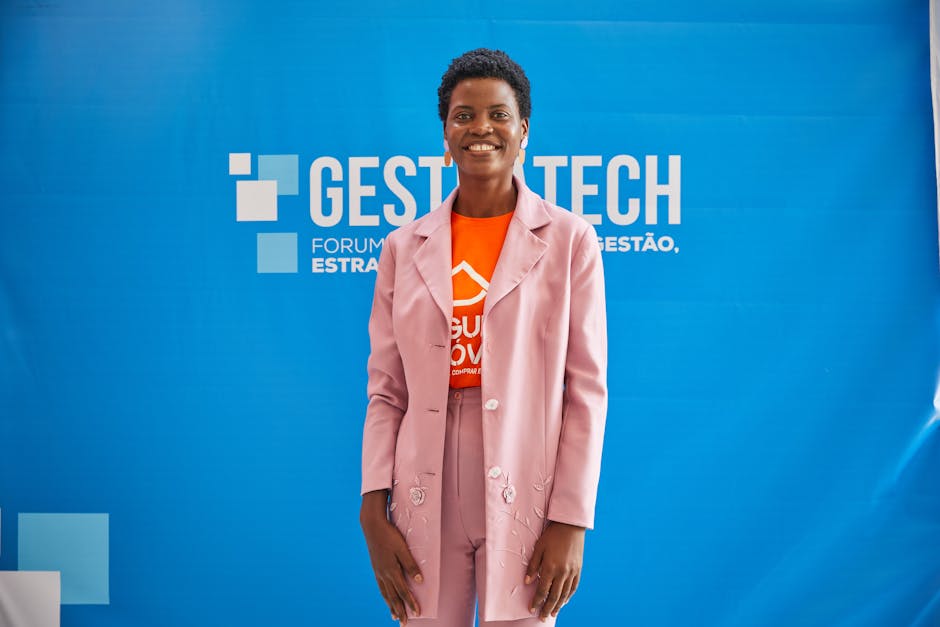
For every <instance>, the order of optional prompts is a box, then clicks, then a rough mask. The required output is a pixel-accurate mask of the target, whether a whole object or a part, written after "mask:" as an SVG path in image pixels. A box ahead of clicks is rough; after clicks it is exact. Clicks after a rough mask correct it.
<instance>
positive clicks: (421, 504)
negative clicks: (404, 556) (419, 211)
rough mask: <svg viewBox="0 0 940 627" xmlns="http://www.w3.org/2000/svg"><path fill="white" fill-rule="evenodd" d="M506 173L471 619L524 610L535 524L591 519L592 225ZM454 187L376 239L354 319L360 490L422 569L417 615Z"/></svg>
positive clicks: (426, 565) (595, 327)
mask: <svg viewBox="0 0 940 627" xmlns="http://www.w3.org/2000/svg"><path fill="white" fill-rule="evenodd" d="M515 184H516V189H517V190H518V194H517V198H518V200H517V204H516V210H515V213H514V215H513V217H512V219H511V221H510V223H509V229H508V231H507V233H506V239H505V241H504V243H503V248H502V250H501V252H500V256H499V260H498V262H497V264H496V269H495V270H494V273H493V277H492V280H491V281H490V286H489V290H488V292H487V295H486V300H485V302H484V309H483V322H482V351H483V360H482V364H483V371H482V384H481V389H482V395H483V400H484V404H483V448H484V452H483V454H484V463H485V468H486V469H487V470H486V472H487V476H486V482H487V488H486V550H487V555H488V556H491V559H488V560H487V567H486V574H485V575H486V576H485V585H486V593H487V594H486V597H487V603H486V607H482V608H480V612H481V616H482V618H483V620H486V621H493V620H517V619H520V618H528V617H530V616H531V614H530V613H529V610H528V607H527V605H528V602H529V601H530V599H531V598H532V596H533V594H534V591H535V586H536V584H535V583H532V584H529V585H528V586H526V585H524V583H523V578H524V575H525V569H526V565H527V564H528V557H529V556H530V555H531V554H532V548H533V546H534V544H535V541H536V539H537V538H538V536H539V535H540V534H541V532H542V530H543V528H544V526H545V525H546V521H547V520H553V521H558V522H563V523H569V524H573V525H580V526H583V527H588V528H591V527H593V525H594V504H595V500H596V495H597V484H598V478H599V475H600V466H601V448H602V445H603V439H604V423H605V419H606V414H607V314H606V305H605V301H604V272H603V265H602V262H601V251H600V246H599V244H598V241H597V234H596V231H595V230H594V227H593V226H591V225H590V224H589V223H588V222H587V221H585V220H584V219H582V218H581V217H579V216H577V215H574V214H572V213H570V212H568V211H566V210H564V209H561V208H559V207H556V206H555V205H552V204H551V203H549V202H547V201H546V200H544V199H542V198H541V197H540V196H538V195H537V194H536V193H534V192H532V191H531V190H529V189H528V188H527V187H526V186H525V183H523V182H522V180H520V179H519V178H518V177H516V178H515ZM456 195H457V190H456V189H455V190H454V191H453V192H451V194H450V195H449V196H448V197H447V199H446V200H445V201H444V203H443V204H442V205H441V206H440V207H438V208H437V209H435V210H433V211H431V212H430V213H428V214H427V215H425V216H422V217H421V218H419V219H418V220H416V221H414V222H411V223H410V224H407V225H405V226H402V227H400V228H398V229H396V230H395V231H393V232H391V233H389V235H388V236H387V237H386V238H385V242H384V245H383V247H382V251H381V254H380V257H379V265H378V271H377V274H376V282H375V295H374V298H373V304H372V313H371V318H370V320H369V336H370V341H371V353H370V355H369V359H368V364H367V370H368V377H369V378H368V386H367V392H368V398H369V403H368V409H367V410H366V419H365V427H364V430H363V442H362V494H365V493H366V492H370V491H372V490H380V489H383V488H385V489H391V491H392V495H391V502H392V505H390V508H391V519H392V521H393V522H394V523H395V524H396V525H397V526H398V528H399V529H400V530H401V531H402V533H403V534H405V535H406V539H407V542H408V545H409V547H410V549H411V551H412V553H413V555H414V556H415V559H416V560H417V561H418V563H419V564H420V566H421V569H422V573H423V575H424V582H423V583H422V584H412V590H413V591H414V593H415V596H416V597H417V599H418V602H419V604H420V606H421V610H422V612H421V615H422V616H424V617H431V618H434V617H436V616H437V604H438V591H439V573H440V568H441V565H440V529H441V493H440V491H441V471H442V467H443V455H444V427H445V424H444V422H445V420H446V415H447V414H446V412H447V394H448V389H449V381H450V369H451V366H450V330H451V316H452V313H453V302H452V298H453V297H452V292H453V290H452V278H451V263H452V261H451V242H450V214H451V206H452V204H453V202H454V198H455V197H456ZM497 469H498V472H497ZM507 478H508V480H509V481H511V483H509V482H507ZM510 485H511V486H512V489H511V490H507V488H508V487H509V486H510ZM497 556H498V557H497Z"/></svg>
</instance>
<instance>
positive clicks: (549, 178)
mask: <svg viewBox="0 0 940 627" xmlns="http://www.w3.org/2000/svg"><path fill="white" fill-rule="evenodd" d="M252 157H253V153H250V152H233V153H229V175H231V176H236V177H239V178H238V179H236V181H235V219H236V221H238V222H248V223H252V222H256V223H272V222H273V223H277V222H278V221H279V217H281V218H283V217H285V215H289V216H291V217H297V216H301V215H302V214H306V216H307V217H306V218H305V219H304V221H303V223H304V224H305V225H309V228H307V227H306V226H305V229H304V231H303V232H299V231H296V230H291V231H284V230H275V229H271V228H265V229H264V230H263V231H258V232H257V239H256V249H255V251H254V253H255V255H256V259H257V266H256V267H257V272H258V273H262V274H264V273H298V272H302V273H307V272H311V273H313V274H324V273H326V274H333V273H368V272H374V271H375V269H376V268H377V267H378V258H379V252H380V250H381V247H382V242H383V241H384V234H385V233H387V232H388V231H389V230H391V229H393V228H396V227H399V226H402V225H404V224H407V223H409V222H412V221H413V220H415V219H416V218H418V217H419V214H418V201H417V200H416V198H417V197H422V198H425V197H426V198H427V206H425V207H423V211H422V212H421V215H424V214H425V213H427V212H428V211H430V210H431V209H433V208H435V207H437V206H438V205H440V204H441V202H442V200H443V198H444V193H443V192H444V190H443V174H444V170H445V168H446V166H445V165H444V159H443V157H440V156H420V157H418V158H417V160H415V159H412V158H411V157H407V156H403V155H396V156H393V157H389V158H388V159H386V160H385V161H384V163H383V162H382V160H380V158H379V157H371V156H370V157H348V158H346V159H345V160H340V159H339V158H337V157H331V156H321V157H317V158H316V159H314V160H313V161H312V162H311V163H310V164H309V166H308V167H307V168H306V171H307V174H308V177H309V182H310V186H309V199H307V200H308V202H306V203H305V202H304V201H303V199H301V198H300V193H299V190H300V186H299V185H298V181H299V179H300V156H299V155H285V154H279V155H261V154H259V155H257V161H256V163H257V167H256V168H255V169H254V170H253V168H252V162H253V159H252ZM531 163H532V166H531V167H532V168H533V169H534V170H535V171H537V172H538V173H541V174H542V175H543V181H544V185H543V186H542V189H538V187H537V186H535V185H533V184H531V183H530V182H529V181H527V182H526V184H527V185H529V186H530V187H531V188H532V189H533V190H534V191H536V192H537V193H539V194H541V195H542V196H543V197H544V198H545V199H546V200H548V201H549V202H552V203H556V204H560V205H561V206H563V207H566V208H568V209H570V210H571V211H572V212H573V213H575V214H577V215H580V216H581V217H582V218H584V219H585V220H587V221H588V222H590V223H591V224H593V225H594V226H595V227H596V228H597V232H598V242H599V243H600V246H601V250H602V251H604V252H605V253H633V254H636V253H642V254H663V253H668V254H676V253H678V252H679V242H678V240H677V238H676V230H677V227H678V226H679V225H680V224H681V222H682V182H681V179H682V172H681V165H682V160H681V156H680V155H666V156H659V155H644V156H642V157H634V156H631V155H626V154H621V155H614V156H613V157H611V158H610V159H607V160H605V159H604V158H603V157H602V156H601V155H570V156H569V155H541V156H535V157H533V159H532V162H531ZM451 167H453V166H451ZM419 169H420V170H424V171H425V172H422V174H423V175H424V176H422V177H418V176H416V175H417V174H418V171H419ZM399 171H401V174H400V173H399ZM516 172H517V174H519V175H520V176H522V177H524V176H525V174H524V172H523V171H522V170H521V168H518V167H517V169H516ZM532 173H533V174H534V173H535V172H532ZM364 175H366V176H367V177H368V178H366V179H365V180H371V179H372V178H379V180H381V181H382V183H384V189H383V190H381V191H382V193H383V195H385V196H388V195H390V196H391V199H394V202H382V201H380V200H379V196H378V195H377V189H376V188H377V186H376V185H367V184H364V183H363V180H364ZM586 180H594V181H597V182H595V183H588V182H586ZM560 182H564V183H565V189H566V190H570V194H569V197H568V198H559V197H558V195H559V189H560V188H561V187H562V186H561V185H559V183H560ZM569 183H570V187H569V186H568V184H569ZM419 187H420V189H419ZM281 203H283V205H284V206H281ZM291 224H293V225H294V226H295V227H296V225H297V221H296V220H292V221H291ZM350 229H351V230H352V231H353V232H354V233H356V232H360V231H361V232H362V233H363V234H362V235H361V236H360V235H352V236H350V235H349V232H350ZM340 232H342V233H343V234H342V235H341V234H339V233H340ZM334 233H336V234H334Z"/></svg>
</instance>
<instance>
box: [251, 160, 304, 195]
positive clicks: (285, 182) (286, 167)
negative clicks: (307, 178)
mask: <svg viewBox="0 0 940 627" xmlns="http://www.w3.org/2000/svg"><path fill="white" fill-rule="evenodd" d="M298 168H299V166H298V159H297V155H258V180H259V181H277V195H278V196H296V195H297V172H298Z"/></svg>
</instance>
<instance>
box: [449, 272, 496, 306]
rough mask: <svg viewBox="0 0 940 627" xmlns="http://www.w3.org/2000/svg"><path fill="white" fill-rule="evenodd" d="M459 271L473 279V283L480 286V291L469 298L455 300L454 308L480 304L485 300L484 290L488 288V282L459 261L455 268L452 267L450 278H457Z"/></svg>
mask: <svg viewBox="0 0 940 627" xmlns="http://www.w3.org/2000/svg"><path fill="white" fill-rule="evenodd" d="M461 270H463V271H464V272H466V273H467V276H469V277H470V278H471V279H473V282H474V283H476V284H478V285H479V286H480V291H479V292H477V293H476V294H474V295H473V296H471V297H470V298H455V299H454V307H466V306H468V305H473V304H474V303H478V302H480V301H481V300H483V299H484V298H486V290H488V289H489V288H490V282H489V281H487V280H486V279H484V278H483V275H482V274H480V273H479V272H477V271H476V270H474V269H473V266H471V265H470V264H469V263H467V262H466V261H461V262H460V263H458V264H457V265H456V266H454V269H453V270H451V273H450V275H451V276H452V277H454V276H457V274H458V273H459V272H460V271H461Z"/></svg>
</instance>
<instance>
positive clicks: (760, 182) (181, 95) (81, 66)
mask: <svg viewBox="0 0 940 627" xmlns="http://www.w3.org/2000/svg"><path fill="white" fill-rule="evenodd" d="M0 16H2V18H0V147H2V152H0V517H2V526H0V529H2V531H0V534H2V535H0V570H16V569H27V568H28V567H29V565H30V564H31V563H33V562H31V561H30V560H32V559H34V558H35V559H38V558H36V556H35V555H33V553H31V551H33V549H31V548H30V546H29V542H27V541H24V539H23V537H25V536H23V537H21V536H22V534H24V533H25V532H26V531H27V529H26V527H28V526H29V525H30V524H32V521H34V517H32V516H30V515H31V514H36V513H48V514H70V513H71V514H74V513H94V514H107V517H106V518H104V520H105V521H107V531H108V533H109V535H108V538H107V540H108V542H107V543H106V548H107V551H106V552H105V554H104V555H102V554H101V551H100V548H99V549H96V550H97V551H98V552H97V553H95V555H94V556H92V558H93V559H92V561H95V560H97V561H96V562H95V563H96V566H95V568H97V570H95V568H87V569H84V570H83V569H81V568H78V569H76V570H75V571H74V572H72V573H70V574H67V573H66V572H65V571H64V570H63V578H62V587H63V607H62V624H63V625H66V626H73V625H74V626H84V625H88V626H91V625H95V626H96V627H102V626H105V627H106V626H124V625H135V626H137V627H146V626H153V627H163V626H165V625H176V626H188V625H192V626H200V627H202V626H204V625H210V624H224V625H229V626H232V627H237V626H241V625H245V626H247V625H252V626H254V625H374V624H382V623H383V622H384V621H387V620H388V612H387V610H386V609H385V608H384V604H383V602H382V600H381V597H380V595H379V593H378V589H377V587H376V586H375V583H374V580H373V577H372V574H371V570H370V567H369V559H368V555H367V552H366V549H365V545H364V542H363V541H362V538H361V534H360V530H359V527H358V506H359V494H358V486H359V445H360V437H361V426H362V419H363V412H364V408H365V401H366V398H365V383H366V379H365V359H366V356H367V352H368V335H367V331H366V323H367V319H368V312H369V305H370V302H371V297H372V285H373V281H374V276H375V275H374V273H373V272H369V271H366V272H354V271H351V270H353V269H354V266H353V265H352V264H353V263H354V262H351V261H346V262H344V261H340V259H352V258H358V259H360V260H362V261H361V262H360V263H361V264H362V265H361V267H362V268H363V269H368V268H369V262H370V260H372V259H375V258H377V257H378V249H377V245H378V242H380V241H381V238H382V237H383V236H384V235H385V234H386V233H387V232H388V231H389V230H390V229H391V228H393V227H394V224H393V219H392V220H390V219H389V218H388V216H387V214H386V209H385V207H384V205H386V204H387V205H391V209H390V210H389V211H391V214H390V215H394V214H395V213H398V214H401V213H405V212H406V210H407V207H408V206H407V203H406V202H405V200H407V196H408V195H409V194H410V195H411V196H413V197H414V207H415V208H416V211H417V213H418V215H421V214H423V213H425V212H426V211H428V209H429V208H430V206H431V205H432V204H433V202H434V200H435V197H436V196H439V194H440V190H437V191H435V189H434V181H433V179H434V176H435V172H439V173H441V176H442V181H441V183H440V189H442V190H443V193H444V194H446V193H447V192H448V191H449V190H450V189H451V188H452V186H453V185H454V182H455V178H454V172H453V168H450V169H445V170H443V171H441V170H440V169H439V166H436V165H435V164H436V163H437V160H438V159H439V158H440V155H441V139H442V134H441V127H440V122H439V120H438V118H437V99H436V89H437V85H438V81H439V79H440V75H441V74H442V73H443V71H444V69H445V68H446V66H447V64H448V62H449V61H450V59H451V58H453V57H454V56H457V55H458V54H460V53H461V52H463V51H465V50H467V49H470V48H473V47H477V46H488V47H498V48H503V49H505V50H507V51H508V52H509V53H510V54H511V55H512V56H513V57H514V58H516V59H517V60H518V61H519V62H520V63H521V64H522V66H523V67H524V68H525V69H526V71H527V73H528V75H529V78H530V80H531V82H532V85H533V92H532V99H533V113H532V119H531V139H530V143H529V148H528V151H527V152H528V155H529V157H528V162H527V165H526V170H525V176H526V180H527V181H528V184H529V185H530V187H532V188H533V189H535V190H536V191H538V192H540V193H541V192H545V191H546V186H547V185H548V184H550V181H546V173H547V172H548V171H549V170H550V168H547V167H546V166H545V163H546V162H547V161H550V162H553V163H561V162H562V160H563V161H564V165H562V166H559V167H557V168H556V169H555V170H554V174H555V179H556V180H555V185H554V188H555V193H556V199H557V202H558V203H559V204H561V205H562V206H565V207H567V208H573V207H574V206H575V205H577V204H580V205H581V211H582V212H583V213H584V214H585V215H586V216H587V215H593V216H595V217H594V218H589V219H592V220H595V221H596V228H597V230H598V233H599V234H600V235H601V237H602V238H604V244H605V253H604V262H605V269H606V275H607V284H608V316H609V333H610V394H611V396H610V412H609V417H608V428H607V436H606V440H605V457H604V463H603V471H602V477H601V486H600V493H599V500H598V514H597V527H596V529H595V530H594V531H591V532H589V534H588V536H587V546H586V554H585V566H584V576H583V579H582V583H581V588H580V590H579V591H578V593H577V595H576V596H575V598H574V600H573V601H572V603H571V604H570V605H569V606H568V607H566V608H565V609H564V610H563V611H562V613H561V615H560V617H561V618H560V622H559V624H560V625H561V624H565V625H588V624H623V625H644V626H685V625H708V626H712V625H714V626H729V627H730V626H736V627H737V626H740V627H750V626H755V625H760V626H776V625H780V626H784V625H785V626H793V625H801V626H804V625H819V626H833V625H846V626H849V625H850V626H856V625H857V626H869V625H870V626H886V625H892V626H894V625H917V626H922V627H923V626H927V625H937V624H940V593H938V590H940V549H938V544H937V537H938V532H940V491H938V489H937V483H936V478H937V476H938V472H940V435H938V431H937V425H938V419H937V414H936V411H937V409H936V407H935V400H934V394H935V390H936V387H937V376H938V369H937V364H938V341H937V340H938V331H940V325H938V323H940V318H938V315H937V311H938V309H937V304H938V303H937V296H938V273H937V269H938V246H937V240H938V238H937V218H936V214H937V212H936V201H935V199H936V195H935V194H936V187H935V179H934V166H933V164H934V152H933V147H932V143H931V139H932V133H931V115H930V93H929V71H928V44H927V41H928V25H927V3H926V2H923V1H920V2H914V1H898V0H855V1H853V2H811V1H809V0H800V1H796V2H794V1H793V0H773V1H766V2H760V3H756V2H747V1H744V0H720V1H717V2H707V3H702V2H693V1H691V0H658V1H655V2H654V1H651V0H632V1H623V0H618V1H613V0H610V1H599V2H590V3H574V4H572V3H570V2H556V1H554V0H551V1H545V0H542V1H539V2H534V1H529V0H525V1H520V2H513V3H502V4H501V3H495V4H494V3H482V2H472V1H471V2H466V3H456V2H449V1H441V0H437V1H434V2H431V1H424V0H421V1H416V2H409V3H389V2H380V1H377V0H359V1H358V2H356V3H333V4H329V5H326V4H322V5H321V4H320V3H307V2H283V3H254V2H245V1H243V0H234V1H229V2H214V1H211V0H210V1H206V2H199V3H195V2H172V1H171V2H164V3H158V4H155V3H123V2H116V1H113V0H100V1H98V2H68V3H42V2H26V1H23V2H17V3H5V4H4V6H3V8H2V9H0ZM233 153H237V154H247V157H241V159H246V160H247V163H248V164H249V165H250V172H249V173H248V174H232V173H230V172H238V171H239V168H238V163H239V162H238V159H240V158H239V157H232V159H233V161H232V164H233V167H232V168H231V169H230V155H231V154H233ZM278 155H288V157H283V158H281V157H278V158H275V157H274V156H278ZM396 155H397V156H401V157H403V159H400V160H398V161H395V160H392V158H393V157H395V156H396ZM618 155H627V156H629V157H632V158H633V159H635V160H636V161H635V163H636V168H634V170H632V171H631V170H630V169H629V168H628V167H623V168H616V167H615V168H610V163H611V162H614V163H615V164H617V163H621V164H623V163H628V164H629V163H632V162H630V161H629V159H627V158H626V157H618ZM323 157H327V158H331V159H334V160H335V165H338V166H339V167H340V168H341V176H339V175H338V173H339V171H337V172H336V173H333V172H332V171H330V170H325V171H322V176H321V168H320V166H319V165H318V166H316V167H314V168H313V170H311V166H312V165H313V164H314V163H315V162H316V161H317V160H318V159H321V158H323ZM356 157H367V158H366V159H364V160H362V161H357V160H356V159H354V158H356ZM422 157H423V158H424V163H425V164H426V165H424V166H422V165H420V163H421V160H422ZM550 157H554V159H553V160H551V159H548V158H550ZM539 158H541V161H538V160H539ZM670 158H672V163H674V164H675V166H674V167H675V170H674V171H672V172H670V171H669V164H670ZM350 159H352V161H350ZM390 161H391V163H392V164H393V166H394V165H395V164H399V165H401V167H399V168H397V169H394V171H393V173H392V174H393V178H389V177H388V176H387V175H386V172H385V168H386V166H387V164H388V163H389V162H390ZM653 162H655V163H656V169H657V171H656V173H655V176H654V173H653V172H652V165H653ZM323 163H333V162H332V161H329V160H327V161H320V162H319V164H323ZM408 163H410V164H412V165H413V166H414V169H413V170H410V171H409V166H408ZM537 163H541V165H537ZM389 167H390V168H391V167H392V166H389ZM311 171H312V172H313V174H314V176H313V178H314V179H315V180H314V181H313V184H312V181H311ZM611 171H613V174H610V172H611ZM634 174H635V175H636V176H635V177H634V176H633V175H634ZM357 175H358V177H359V179H360V181H359V183H358V184H357V183H356V182H355V180H351V179H354V178H355V176H357ZM631 177H632V178H631ZM334 178H340V179H341V180H338V181H334V180H333V179H334ZM316 179H320V183H321V184H319V185H317V184H316ZM259 180H276V181H277V184H276V186H271V185H267V186H265V185H259V184H258V181H259ZM389 181H398V182H400V189H404V190H405V191H406V192H407V194H404V193H402V192H401V191H400V189H399V188H395V187H394V183H390V182H389ZM252 182H253V183H252ZM612 182H616V183H617V188H616V190H615V191H612V187H613V186H612ZM656 184H660V185H668V186H670V187H668V189H667V188H663V189H658V190H657V188H656V187H655V185H656ZM275 187H276V194H275V196H274V198H275V202H276V220H267V219H257V218H258V217H259V216H268V217H273V214H271V210H272V196H271V190H272V189H275ZM370 187H373V188H374V190H372V189H370ZM650 189H652V190H653V193H654V195H653V196H651V197H650V198H648V197H647V193H648V190H650ZM331 190H332V191H331ZM657 191H658V192H659V193H660V196H659V197H657V196H655V193H656V192H657ZM373 192H374V193H373ZM265 194H267V195H265ZM338 197H341V198H342V201H343V208H342V214H339V213H336V211H337V208H336V205H334V202H335V198H338ZM670 197H671V199H672V202H673V203H674V204H673V206H672V214H671V215H670V209H669V203H670ZM403 198H404V199H405V200H403ZM579 198H580V199H581V200H580V201H579V200H578V199H579ZM631 198H636V199H637V201H636V202H637V203H639V204H638V206H639V207H640V209H641V211H640V214H639V216H638V217H637V218H636V219H635V220H633V221H631V220H629V219H627V218H624V217H622V216H623V215H624V214H627V211H628V207H629V205H630V199H631ZM356 204H358V205H359V208H358V214H357V213H356V209H355V205H356ZM609 207H610V208H611V209H612V211H610V212H609V211H608V209H609ZM242 211H243V212H244V213H241V212H242ZM357 215H361V216H362V217H357ZM330 216H332V219H335V220H336V224H335V225H327V224H326V223H327V222H329V221H330V219H331V218H330ZM369 216H372V217H369ZM651 216H654V217H655V218H656V219H655V222H652V221H651V220H650V217H651ZM239 217H241V218H243V219H239ZM252 217H253V218H255V219H249V218H252ZM314 218H317V220H315V219H314ZM647 233H650V234H652V237H651V238H650V240H655V241H656V249H651V248H649V246H648V245H647V246H646V249H645V250H644V249H643V248H644V244H645V243H646V242H647V237H646V236H647ZM273 234H287V235H273ZM342 238H349V239H348V240H347V243H348V244H349V245H350V246H351V247H352V248H353V250H352V251H348V252H346V253H343V252H337V251H336V250H334V249H333V248H331V247H336V246H342V245H343V239H342ZM608 238H609V239H608ZM631 238H635V239H631ZM664 238H666V239H664ZM670 241H671V242H672V243H673V246H672V248H673V249H678V252H677V251H676V250H666V251H663V250H661V249H660V248H661V247H660V245H661V244H662V245H663V246H662V247H665V246H666V245H668V242H670ZM357 246H358V247H359V250H356V247H357ZM318 259H319V260H320V261H317V260H318ZM329 259H332V261H329ZM318 264H319V270H318ZM344 264H346V269H347V270H350V271H347V272H342V271H336V272H331V271H329V269H330V268H337V269H342V268H343V267H344ZM96 520H100V517H99V518H98V519H96ZM66 527H67V525H66ZM30 529H32V528H31V527H30ZM57 533H59V534H60V535H58V536H57V538H58V539H59V540H60V541H61V542H62V544H63V545H64V546H66V548H67V546H68V543H69V542H70V541H71V542H73V543H74V544H76V545H80V546H87V545H85V544H84V541H83V540H82V536H81V535H80V534H78V535H76V536H75V537H74V538H70V536H68V532H57ZM30 537H32V536H30ZM94 546H99V545H97V544H96V545H94ZM72 549H73V550H74V549H75V547H74V546H73V547H72ZM62 550H63V551H64V550H66V549H62ZM102 563H103V564H104V566H105V567H106V571H105V574H106V580H105V583H106V589H107V595H106V596H102V595H100V594H99V595H98V596H95V595H94V594H92V593H91V592H89V591H90V590H93V589H94V590H97V589H98V588H94V587H93V586H92V584H91V583H89V582H87V581H85V580H83V577H98V579H97V580H96V581H98V583H100V578H101V570H100V568H101V566H102ZM67 590H68V595H66V591H67ZM605 620H609V621H612V622H609V623H605V622H603V621H605Z"/></svg>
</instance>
